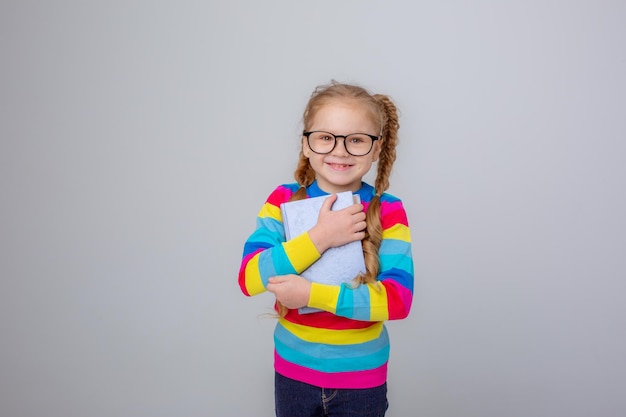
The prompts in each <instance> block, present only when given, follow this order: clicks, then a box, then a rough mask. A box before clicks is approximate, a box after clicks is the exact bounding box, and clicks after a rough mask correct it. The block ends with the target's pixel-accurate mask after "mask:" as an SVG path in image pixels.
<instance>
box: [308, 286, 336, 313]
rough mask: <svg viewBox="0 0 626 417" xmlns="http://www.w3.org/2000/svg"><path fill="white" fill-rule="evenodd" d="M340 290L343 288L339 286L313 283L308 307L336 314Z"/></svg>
mask: <svg viewBox="0 0 626 417" xmlns="http://www.w3.org/2000/svg"><path fill="white" fill-rule="evenodd" d="M340 290H341V286H339V285H326V284H320V283H318V282H312V283H311V292H310V293H309V304H308V306H309V307H312V308H317V309H320V310H324V311H328V312H331V313H333V314H335V311H336V309H337V301H338V300H339V292H340Z"/></svg>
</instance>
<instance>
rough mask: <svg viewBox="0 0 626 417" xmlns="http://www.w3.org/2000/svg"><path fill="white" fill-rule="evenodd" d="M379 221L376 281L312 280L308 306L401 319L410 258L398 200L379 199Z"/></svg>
mask: <svg viewBox="0 0 626 417" xmlns="http://www.w3.org/2000/svg"><path fill="white" fill-rule="evenodd" d="M381 222H382V227H383V240H382V243H381V245H380V250H379V258H380V272H379V275H378V281H377V282H376V283H374V284H367V285H359V286H358V287H356V288H352V287H350V286H349V285H346V284H344V285H340V286H339V285H323V284H319V283H312V285H311V291H310V295H309V301H308V305H309V306H310V307H314V308H319V309H322V310H325V311H328V312H331V313H333V314H336V315H338V316H343V317H348V318H352V319H356V320H365V321H384V320H395V319H402V318H405V317H406V316H407V315H408V314H409V311H410V308H411V303H412V298H413V260H412V255H411V237H410V233H409V227H408V222H407V217H406V212H405V210H404V208H403V206H402V203H401V201H400V200H397V199H395V198H393V197H390V196H388V195H386V196H385V198H384V199H383V200H382V202H381Z"/></svg>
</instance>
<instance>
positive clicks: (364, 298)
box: [339, 285, 371, 321]
mask: <svg viewBox="0 0 626 417" xmlns="http://www.w3.org/2000/svg"><path fill="white" fill-rule="evenodd" d="M343 293H346V294H348V293H349V294H350V301H351V306H350V308H351V311H352V315H350V316H346V317H350V318H352V319H355V320H366V321H367V320H369V319H370V317H371V313H370V311H371V310H370V291H369V288H368V287H367V285H359V286H358V287H356V288H350V287H348V286H345V285H344V286H343V287H342V288H341V293H340V299H339V304H341V302H342V301H343Z"/></svg>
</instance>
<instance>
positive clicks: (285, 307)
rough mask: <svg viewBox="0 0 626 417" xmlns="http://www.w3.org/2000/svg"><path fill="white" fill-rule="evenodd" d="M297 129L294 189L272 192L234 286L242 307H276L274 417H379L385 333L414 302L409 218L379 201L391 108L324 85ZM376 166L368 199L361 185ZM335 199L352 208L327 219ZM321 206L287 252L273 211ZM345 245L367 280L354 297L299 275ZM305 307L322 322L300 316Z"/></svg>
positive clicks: (393, 138) (391, 153)
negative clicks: (267, 301) (254, 303)
mask: <svg viewBox="0 0 626 417" xmlns="http://www.w3.org/2000/svg"><path fill="white" fill-rule="evenodd" d="M303 123H304V131H303V133H302V139H301V141H302V150H301V151H300V160H299V162H298V166H297V168H296V172H295V179H296V181H297V183H293V184H284V185H280V186H278V187H277V188H276V189H275V190H274V191H273V192H272V193H271V194H270V196H269V197H268V199H267V201H266V202H265V204H264V205H263V207H262V209H261V211H260V213H259V215H258V218H257V228H256V230H255V231H254V233H252V235H251V236H250V237H249V238H248V240H247V241H246V243H245V246H244V250H243V260H242V263H241V269H240V271H239V285H240V287H241V290H242V291H243V293H244V294H246V295H249V296H251V295H256V294H259V293H262V292H265V291H269V292H271V293H273V294H274V296H275V297H276V310H277V312H278V315H279V319H278V323H277V325H276V330H275V332H274V341H275V354H274V368H275V371H276V374H275V405H276V416H277V417H298V416H347V415H351V416H352V415H353V416H361V417H368V416H372V417H374V416H384V414H385V411H386V409H387V405H388V403H387V385H386V380H387V361H388V359H389V338H388V335H387V330H386V328H385V326H384V324H383V322H384V321H385V320H394V319H403V318H405V317H407V315H408V314H409V310H410V307H411V301H412V297H413V261H412V258H411V243H410V242H411V239H410V234H409V227H408V222H407V217H406V213H405V211H404V208H403V206H402V202H401V201H400V200H399V199H398V198H396V197H393V196H392V195H390V194H387V193H385V190H387V188H388V187H389V176H390V174H391V168H392V165H393V163H394V161H395V159H396V144H397V142H398V138H397V132H398V127H399V125H398V115H397V111H396V107H395V105H394V104H393V102H392V101H391V100H390V99H389V97H387V96H384V95H380V94H376V95H371V94H369V93H368V92H367V91H366V90H365V89H363V88H361V87H358V86H353V85H346V84H339V83H334V82H333V83H332V84H330V85H327V86H322V87H318V88H317V89H316V90H315V91H314V92H313V94H312V96H311V98H310V100H309V103H308V105H307V107H306V109H305V111H304V117H303ZM375 161H378V167H377V176H376V181H375V184H374V186H373V187H372V186H371V185H369V184H367V183H365V182H363V176H364V175H365V174H366V173H367V172H368V171H369V169H370V168H371V166H372V163H373V162H375ZM342 191H352V192H353V193H356V194H358V195H359V196H360V200H361V203H360V204H353V205H352V206H350V207H347V208H345V209H342V210H338V211H331V206H332V203H333V202H334V201H335V199H336V195H335V193H338V192H342ZM323 195H328V198H327V199H326V200H325V202H324V204H323V205H322V208H321V210H320V213H319V217H318V219H317V224H316V225H315V226H314V227H313V228H312V229H310V230H309V231H308V232H306V233H303V234H301V235H300V236H297V237H295V238H293V239H291V240H289V241H286V240H285V232H284V228H283V223H282V217H281V212H280V208H279V207H280V204H281V203H284V202H287V201H292V200H299V199H304V198H310V197H317V196H323ZM352 241H361V242H362V246H363V253H364V256H365V264H366V273H365V274H362V275H360V276H358V277H356V278H355V279H354V281H353V282H352V284H351V285H349V284H343V285H325V284H320V283H317V282H310V281H308V280H306V279H305V278H303V277H301V276H300V275H299V274H300V273H302V271H304V270H305V269H306V268H308V267H309V266H310V265H311V264H313V263H314V262H315V261H316V260H317V259H319V258H320V257H321V255H322V254H323V253H324V252H325V251H326V250H327V249H329V248H332V247H337V246H341V245H344V244H346V243H349V242H352ZM350 278H352V277H350ZM305 306H308V307H313V308H316V309H319V310H322V311H321V312H316V313H311V314H300V313H299V312H298V308H300V307H305Z"/></svg>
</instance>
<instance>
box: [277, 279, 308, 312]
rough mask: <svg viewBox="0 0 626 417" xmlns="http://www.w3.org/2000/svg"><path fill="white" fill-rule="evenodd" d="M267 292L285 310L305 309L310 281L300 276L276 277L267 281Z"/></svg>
mask: <svg viewBox="0 0 626 417" xmlns="http://www.w3.org/2000/svg"><path fill="white" fill-rule="evenodd" d="M267 290H268V291H269V292H271V293H273V294H274V295H275V296H276V299H277V300H278V301H280V303H281V304H282V305H284V306H285V307H287V308H291V309H295V308H300V307H306V306H307V304H308V303H309V295H310V293H311V281H309V280H307V279H306V278H302V277H301V276H300V275H293V274H290V275H278V276H275V277H272V278H270V279H269V283H268V284H267Z"/></svg>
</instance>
